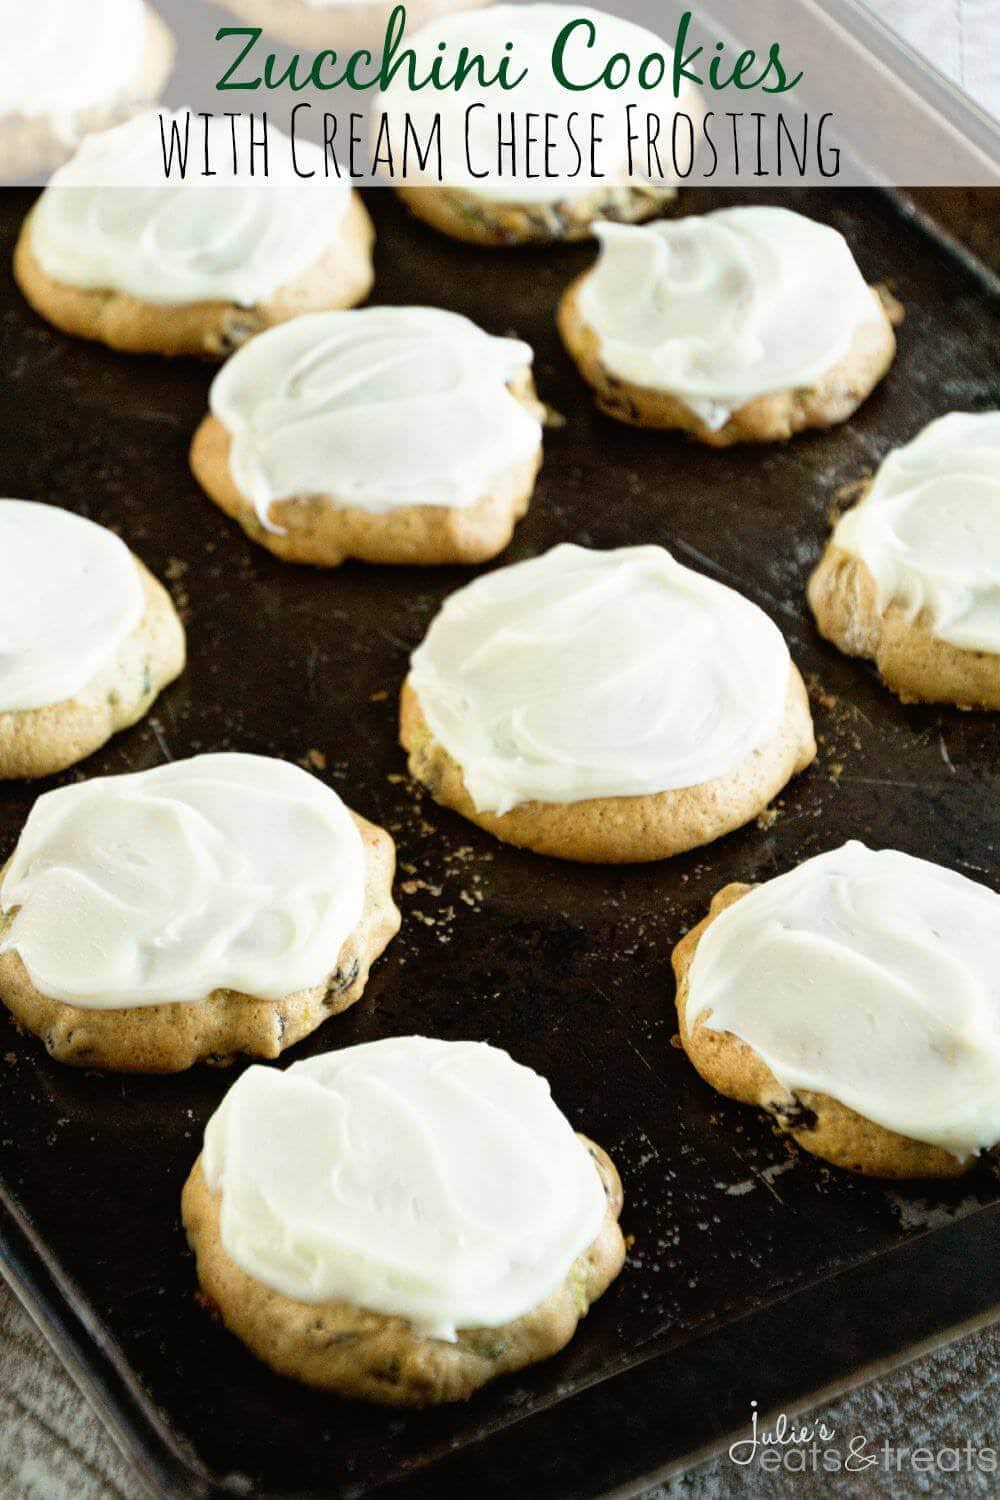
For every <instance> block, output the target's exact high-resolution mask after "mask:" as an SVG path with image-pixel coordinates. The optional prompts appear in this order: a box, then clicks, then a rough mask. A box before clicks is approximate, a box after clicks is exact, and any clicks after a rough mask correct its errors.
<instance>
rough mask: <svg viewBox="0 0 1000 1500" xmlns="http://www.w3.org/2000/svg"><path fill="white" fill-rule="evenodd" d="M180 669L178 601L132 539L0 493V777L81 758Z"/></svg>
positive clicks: (58, 767)
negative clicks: (133, 549) (136, 552)
mask: <svg viewBox="0 0 1000 1500" xmlns="http://www.w3.org/2000/svg"><path fill="white" fill-rule="evenodd" d="M183 669H184V627H183V626H182V625H181V622H180V620H179V619H178V617H177V612H176V610H175V609H174V606H173V603H172V602H171V599H170V596H169V594H168V593H167V591H166V589H164V588H163V586H162V584H160V583H158V582H157V581H156V579H155V578H154V577H153V575H152V574H151V573H149V572H148V571H147V570H146V568H144V567H143V565H142V563H141V562H140V561H139V560H138V558H137V557H133V555H132V553H131V552H130V551H129V549H128V548H127V547H126V546H125V543H124V542H123V541H121V540H120V539H119V538H118V537H117V536H115V535H114V534H113V533H112V532H110V531H106V530H105V529H104V527H103V526H97V525H95V523H94V522H93V521H88V520H85V519H84V518H83V517H82V516H77V515H74V514H73V513H72V512H70V511H66V510H60V509H59V508H58V507H57V506H54V505H38V504H36V503H34V502H33V501H28V500H0V780H4V779H9V778H14V777H33V776H49V775H52V774H54V773H55V772H56V771H62V770H65V769H66V767H67V766H72V765H75V764H76V762H77V761H79V760H83V758H84V757H85V756H87V755H90V754H91V753H92V752H93V751H94V750H97V749H99V748H100V746H101V745H103V744H105V743H106V742H107V740H109V739H110V738H111V736H112V735H113V734H115V733H117V731H118V730H119V729H126V728H127V727H128V726H129V725H130V724H135V723H136V722H137V721H138V720H139V719H141V718H142V716H143V715H144V714H145V713H146V712H147V711H148V710H149V709H150V708H151V707H152V704H153V702H154V700H155V698H156V695H157V693H159V691H160V689H161V688H163V687H165V686H166V684H167V683H168V682H173V680H174V678H175V677H177V676H178V675H179V674H180V673H181V672H182V671H183Z"/></svg>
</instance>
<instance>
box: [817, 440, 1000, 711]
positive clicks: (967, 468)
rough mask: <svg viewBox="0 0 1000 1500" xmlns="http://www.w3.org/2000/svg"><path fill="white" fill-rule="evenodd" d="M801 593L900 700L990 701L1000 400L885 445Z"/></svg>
mask: <svg viewBox="0 0 1000 1500" xmlns="http://www.w3.org/2000/svg"><path fill="white" fill-rule="evenodd" d="M809 603H810V605H811V607H812V611H813V614H814V615H815V617H816V624H817V626H818V628H819V631H820V634H821V635H823V636H825V637H826V639H827V640H829V641H833V642H834V644H835V645H837V646H839V647H840V649H841V651H844V652H846V653H847V655H849V656H864V657H868V658H869V659H870V660H871V661H874V662H875V664H876V666H877V667H878V670H879V674H880V676H881V677H882V680H883V681H884V682H885V683H886V685H887V686H888V687H890V688H891V689H892V690H893V692H894V693H898V695H899V696H900V698H902V699H903V701H904V703H916V702H926V703H955V704H957V705H958V706H959V707H960V708H981V709H1000V412H997V411H987V412H978V413H972V412H952V413H950V414H949V415H948V416H946V417H939V418H938V419H937V421H935V422H931V423H930V425H929V426H927V427H925V428H924V429H923V431H922V432H921V433H919V434H918V435H917V437H915V438H914V439H913V440H912V442H909V443H907V444H906V446H905V447H902V448H897V449H895V450H894V451H893V452H892V453H890V454H889V456H888V457H887V458H885V459H884V460H883V461H882V463H881V464H880V466H879V468H878V470H877V472H876V474H875V477H874V479H873V480H872V481H871V483H870V484H869V485H868V486H867V488H866V490H865V492H864V494H863V497H862V499H861V500H860V502H859V503H858V504H857V505H856V506H854V508H853V509H852V510H849V511H848V512H847V513H846V515H844V516H842V517H841V519H840V520H839V521H838V522H837V525H836V526H835V528H834V531H833V535H832V536H831V538H830V540H829V542H828V543H827V547H826V551H825V552H824V554H823V557H822V558H821V560H820V563H819V566H818V567H817V569H816V571H815V572H814V573H813V575H812V578H811V579H810V580H809Z"/></svg>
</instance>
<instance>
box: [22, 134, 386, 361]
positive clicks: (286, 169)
mask: <svg viewBox="0 0 1000 1500" xmlns="http://www.w3.org/2000/svg"><path fill="white" fill-rule="evenodd" d="M188 118H189V117H188V115H187V114H186V113H184V114H180V115H177V116H170V115H165V116H164V117H163V122H164V123H163V129H164V131H165V133H166V136H167V138H168V139H169V137H170V131H171V129H172V126H173V125H176V127H177V128H178V130H180V131H182V132H186V122H187V120H188ZM160 130H161V124H160V117H159V116H158V115H156V114H144V115H140V116H138V117H137V118H136V119H134V120H131V121H129V123H128V124H126V125H121V126H119V127H118V128H117V129H115V130H109V131H106V132H105V133H104V134H103V135H96V136H90V137H88V139H87V140H86V141H85V142H84V143H83V145H82V146H81V148H80V150H79V151H78V152H77V154H76V156H75V157H74V158H73V160H72V161H71V162H68V163H67V165H66V166H65V167H62V168H61V169H60V170H59V171H58V172H57V173H56V174H55V176H54V177H53V178H52V181H51V183H50V184H49V186H48V187H47V188H46V189H45V191H44V193H43V194H42V196H41V197H40V198H39V200H38V202H37V204H36V205H35V207H34V209H33V210H32V211H31V213H30V214H29V215H28V217H27V219H26V220H25V224H24V228H23V230H22V232H21V237H20V239H19V241H18V245H17V249H16V251H15V256H14V274H15V277H16V279H17V282H18V285H19V286H20V288H21V291H22V292H23V293H24V295H25V297H26V298H27V299H28V301H29V302H30V303H31V305H32V307H33V308H34V309H35V311H36V312H38V313H39V314H40V315H41V316H42V317H43V318H47V319H48V321H49V322H50V323H54V324H55V326H56V327H57V328H61V329H62V330H63V332H64V333H70V334H74V335H76V337H78V338H85V339H96V340H98V341H99V342H101V343H104V344H108V345H110V347H111V348H112V349H119V350H123V351H125V352H128V353H133V354H147V353H148V354H168V355H171V354H194V355H206V356H209V357H211V358H216V359H217V358H221V357H223V356H224V355H226V354H229V353H231V352H232V351H233V350H234V349H237V348H239V347H240V345H241V344H243V343H245V342H246V340H247V339H248V338H250V337H252V335H253V334H255V333H259V332H260V331H261V329H264V328H270V327H271V326H272V325H274V324H276V323H283V322H285V320H286V319H288V318H294V317H297V316H298V315H299V314H300V313H307V312H315V311H317V310H319V309H323V308H331V307H334V308H336V307H350V306H351V305H353V304H354V303H355V302H360V301H361V300H362V299H363V298H364V297H366V296H367V295H368V292H369V290H370V289H371V284H372V264H371V249H372V243H373V239H374V232H373V230H372V225H371V220H370V219H369V217H368V213H367V211H366V209H365V208H364V205H363V204H362V202H361V200H360V198H359V197H358V195H357V194H356V193H354V192H352V191H351V189H350V187H349V186H348V185H347V183H346V181H339V182H328V183H324V185H323V186H322V188H320V187H318V186H317V185H316V184H315V183H314V182H311V181H300V180H298V179H297V178H296V177H295V176H294V174H293V171H292V166H291V159H292V158H291V147H290V143H289V142H288V141H285V140H281V139H277V138H275V133H274V132H272V139H271V149H270V156H269V160H270V176H269V177H267V178H266V179H265V178H263V177H261V176H258V177H257V178H251V177H249V176H248V175H246V174H245V172H244V175H242V176H241V177H240V178H239V180H236V179H234V178H233V176H232V170H231V168H232V145H231V141H230V139H229V135H228V131H229V121H228V120H227V119H226V117H225V116H224V115H221V114H219V115H214V116H212V123H211V138H212V140H213V143H214V144H213V146H212V160H213V165H214V167H215V168H216V170H217V172H218V175H217V176H214V177H210V178H205V177H203V176H199V175H194V174H195V171H196V170H197V169H196V168H195V166H194V161H193V160H190V159H189V162H188V176H187V177H186V179H185V180H183V181H181V180H180V177H179V174H178V168H177V165H176V161H177V158H176V156H175V158H174V163H175V164H174V169H173V177H172V179H171V180H170V181H168V180H167V179H166V177H165V175H164V164H163V146H162V143H161V135H160ZM203 130H204V126H203V124H202V122H200V121H199V120H197V119H195V121H194V125H193V127H192V130H191V139H190V144H189V148H188V149H189V152H190V154H191V157H192V158H196V159H197V160H198V161H199V162H200V161H201V157H202V154H203V151H204V145H203V140H202V134H203ZM296 152H297V159H298V163H299V168H300V170H301V171H303V172H305V171H309V170H314V171H317V172H318V173H319V174H320V176H321V175H322V150H321V148H320V147H319V146H314V145H311V144H309V143H305V142H300V143H299V144H298V146H297V148H296ZM227 163H228V165H229V168H230V172H229V177H228V180H227V178H226V176H225V168H226V165H227Z"/></svg>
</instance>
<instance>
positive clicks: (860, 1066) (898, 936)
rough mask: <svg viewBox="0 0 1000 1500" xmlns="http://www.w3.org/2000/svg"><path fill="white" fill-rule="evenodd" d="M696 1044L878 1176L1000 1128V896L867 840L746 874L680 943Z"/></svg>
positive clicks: (967, 1162) (962, 1165) (757, 1098)
mask: <svg viewBox="0 0 1000 1500" xmlns="http://www.w3.org/2000/svg"><path fill="white" fill-rule="evenodd" d="M673 964H674V971H675V973H676V976H677V1015H678V1019H679V1023H680V1036H681V1042H682V1044H683V1046H684V1050H685V1052H686V1053H687V1055H688V1057H689V1058H690V1059H691V1061H692V1062H693V1063H694V1066H695V1067H696V1068H697V1070H698V1072H699V1073H700V1074H701V1076H702V1077H703V1078H704V1079H705V1080H706V1082H708V1083H710V1084H711V1085H712V1087H713V1088H715V1089H718V1091H719V1093H721V1094H726V1095H727V1096H728V1097H729V1098H731V1099H738V1100H740V1101H741V1102H742V1103H745V1104H755V1105H758V1106H759V1107H760V1108H762V1109H765V1110H767V1111H768V1113H769V1114H770V1115H772V1116H773V1117H774V1119H775V1120H777V1122H778V1124H779V1125H780V1126H781V1128H782V1129H783V1130H786V1131H788V1133H789V1134H790V1135H792V1136H793V1137H794V1138H795V1140H796V1141H798V1143H799V1145H800V1146H804V1147H805V1149H806V1150H807V1151H811V1152H813V1153H814V1154H815V1155H816V1156H820V1157H822V1158H823V1159H824V1160H825V1161H828V1162H831V1163H832V1164H833V1165H834V1166H837V1167H845V1168H846V1169H847V1170H848V1171H851V1172H863V1173H866V1174H868V1175H871V1176H874V1177H953V1176H957V1175H959V1174H960V1173H962V1172H965V1171H967V1170H968V1169H969V1168H970V1167H971V1166H972V1165H973V1164H974V1162H975V1159H976V1155H977V1153H979V1152H980V1151H985V1150H989V1149H991V1148H992V1147H993V1146H995V1145H996V1143H997V1141H998V1140H1000V896H997V895H996V894H995V893H994V892H993V891H990V890H987V889H986V887H985V886H982V885H977V884H976V882H975V881H972V880H969V879H968V878H967V877H966V876H964V875H957V874H955V872H954V871H952V870H945V869H942V868H941V866H940V865H935V864H930V863H928V862H927V861H925V860H921V859H913V858H912V857H911V856H910V855H908V854H900V853H898V852H896V851H895V850H892V849H886V850H882V851H880V852H878V853H876V852H874V851H873V850H871V849H866V848H865V846H864V845H863V844H858V843H849V844H845V845H844V846H843V848H842V849H836V850H834V851H832V852H831V853H829V854H821V855H819V856H818V857H817V858H815V859H810V860H807V861H806V862H805V864H802V865H799V866H798V867H797V868H796V869H794V870H791V871H789V872H788V874H786V875H781V876H779V877H778V878H777V879H775V880H769V881H767V882H765V884H763V885H758V886H747V885H728V886H726V887H725V889H724V890H721V891H720V892H719V894H718V895H717V896H716V897H715V899H714V901H713V902H712V907H711V911H710V912H709V914H708V916H707V917H706V918H705V920H704V921H703V922H701V923H699V925H698V926H697V927H695V928H694V929H693V930H692V931H691V932H689V933H688V935H687V937H685V938H684V939H683V941H682V942H681V943H679V944H678V946H677V948H676V949H675V950H674V958H673Z"/></svg>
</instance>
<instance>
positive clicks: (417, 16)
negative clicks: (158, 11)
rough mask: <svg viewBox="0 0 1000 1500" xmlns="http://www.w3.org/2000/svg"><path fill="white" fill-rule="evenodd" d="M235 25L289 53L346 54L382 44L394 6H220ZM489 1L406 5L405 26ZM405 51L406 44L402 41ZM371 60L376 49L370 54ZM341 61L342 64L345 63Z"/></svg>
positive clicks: (265, 0) (322, 0)
mask: <svg viewBox="0 0 1000 1500" xmlns="http://www.w3.org/2000/svg"><path fill="white" fill-rule="evenodd" d="M220 3H221V4H222V5H223V6H224V7H225V9H226V10H229V11H232V13H233V15H235V16H238V17H239V19H240V20H241V21H248V22H249V23H250V25H251V26H260V27H261V28H262V29H263V30H264V31H266V32H267V33H268V34H269V35H270V36H273V37H276V38H277V39H278V40H279V41H282V42H285V43H286V44H287V45H288V46H289V47H302V48H305V49H306V50H308V51H310V52H320V51H326V50H328V49H330V48H333V49H334V50H335V51H338V52H341V51H349V50H351V49H352V48H355V47H363V46H373V45H374V44H375V43H381V42H382V41H383V40H384V38H385V29H386V26H387V25H388V22H389V17H390V15H391V14H392V12H393V10H394V9H395V4H396V0H384V3H382V4H379V3H377V0H375V3H373V0H220ZM489 3H490V0H408V3H407V6H406V19H407V25H408V26H409V27H410V28H413V27H416V26H422V25H423V23H424V22H425V21H429V20H430V19H431V18H432V17H433V16H440V15H444V14H447V12H449V11H452V10H462V11H467V10H476V9H478V7H479V6H480V5H488V4H489ZM407 45H409V38H407ZM375 55H376V60H377V59H378V57H379V56H380V55H381V48H379V50H378V51H377V52H376V54H375ZM345 61H346V59H345Z"/></svg>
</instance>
